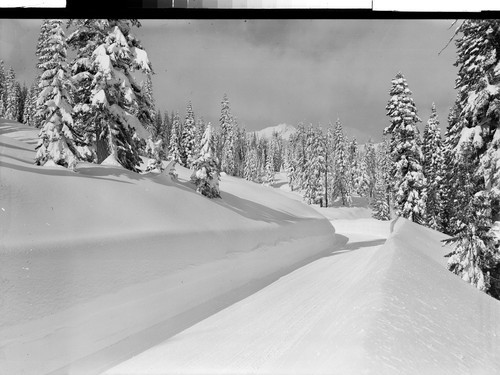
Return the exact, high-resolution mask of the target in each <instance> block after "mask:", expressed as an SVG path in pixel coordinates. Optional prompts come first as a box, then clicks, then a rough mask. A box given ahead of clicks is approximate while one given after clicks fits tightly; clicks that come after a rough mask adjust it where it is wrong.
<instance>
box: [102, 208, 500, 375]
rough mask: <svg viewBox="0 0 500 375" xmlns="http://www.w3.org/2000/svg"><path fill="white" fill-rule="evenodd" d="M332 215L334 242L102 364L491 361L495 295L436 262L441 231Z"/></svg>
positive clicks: (451, 366)
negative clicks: (152, 342)
mask: <svg viewBox="0 0 500 375" xmlns="http://www.w3.org/2000/svg"><path fill="white" fill-rule="evenodd" d="M329 210H335V209H327V210H326V211H329ZM334 224H335V226H336V229H337V230H338V232H340V233H343V234H344V235H345V236H346V237H348V239H349V243H348V244H347V245H346V246H345V247H344V248H343V249H341V250H333V251H332V252H331V254H330V255H329V256H327V257H324V258H321V259H318V260H316V261H315V262H312V263H310V264H308V265H306V266H304V267H302V268H300V269H298V270H296V271H294V272H292V273H290V274H288V275H286V276H284V277H282V278H281V279H280V280H278V281H276V282H275V283H273V284H272V285H270V286H268V287H266V288H264V289H262V290H260V291H259V292H257V293H255V294H253V295H252V296H250V297H248V298H246V299H244V300H242V301H240V302H238V303H236V304H234V305H232V306H230V307H228V308H227V309H225V310H223V311H221V312H219V313H217V314H215V315H213V316H211V317H210V318H208V319H206V320H204V321H201V322H199V323H198V324H196V325H194V326H192V327H190V328H188V329H187V330H185V331H184V332H182V333H179V334H178V335H176V336H174V337H172V338H171V339H169V340H166V341H165V342H163V343H161V344H160V345H157V346H155V347H153V348H151V349H150V350H147V351H145V352H144V353H141V354H139V355H137V356H135V357H134V358H131V359H130V360H128V361H126V362H124V363H122V364H120V365H118V366H116V367H114V368H112V369H110V370H108V371H107V372H105V374H106V375H118V374H120V375H123V374H200V373H209V374H222V373H224V374H248V373H252V374H353V375H354V374H356V375H357V374H384V375H390V374H394V375H396V374H418V375H422V374H424V375H427V374H434V375H437V374H440V375H441V374H450V375H452V374H453V375H456V374H496V373H498V371H499V369H500V322H499V320H498V316H500V315H499V314H500V303H499V301H497V300H494V299H493V298H491V297H489V296H488V295H486V294H484V293H481V292H479V291H478V290H477V289H475V288H474V287H473V286H471V285H469V284H467V283H465V282H463V281H462V280H461V279H460V278H458V277H457V276H455V275H453V274H452V273H450V272H448V271H447V270H446V268H445V263H446V259H445V258H443V255H444V254H445V253H446V252H447V251H448V250H449V249H445V248H443V247H442V245H441V242H440V240H441V239H443V238H444V236H443V235H442V234H440V233H438V232H435V231H432V230H430V229H427V228H424V227H421V226H419V225H416V224H413V223H411V222H409V221H407V220H405V219H398V220H397V222H396V223H395V225H394V227H393V228H392V234H390V236H389V239H388V240H387V241H386V242H385V241H384V238H383V237H384V236H385V235H386V234H388V232H389V225H388V224H389V222H380V221H378V222H377V221H375V220H373V219H368V218H362V219H359V220H358V219H352V218H351V219H337V220H334ZM377 227H378V228H377ZM384 242H385V244H384Z"/></svg>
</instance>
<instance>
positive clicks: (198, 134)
mask: <svg viewBox="0 0 500 375" xmlns="http://www.w3.org/2000/svg"><path fill="white" fill-rule="evenodd" d="M206 127H207V125H206V124H205V120H204V119H203V117H200V118H198V120H196V126H195V131H194V145H195V155H198V154H199V153H200V150H201V140H202V139H203V134H205V129H206Z"/></svg>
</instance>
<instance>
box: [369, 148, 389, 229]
mask: <svg viewBox="0 0 500 375" xmlns="http://www.w3.org/2000/svg"><path fill="white" fill-rule="evenodd" d="M389 149H390V145H389V141H388V139H387V138H385V139H384V142H383V143H381V144H380V146H379V148H378V150H377V151H376V172H375V187H374V192H373V199H372V208H373V217H374V218H375V219H378V220H390V219H391V208H390V196H391V195H390V194H391V193H390V190H391V188H390V181H391V178H390V176H391V164H392V162H391V156H390V154H389Z"/></svg>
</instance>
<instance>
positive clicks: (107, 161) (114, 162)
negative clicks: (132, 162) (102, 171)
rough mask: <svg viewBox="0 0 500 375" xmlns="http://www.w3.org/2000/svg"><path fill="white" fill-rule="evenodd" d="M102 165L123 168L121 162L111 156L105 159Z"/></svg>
mask: <svg viewBox="0 0 500 375" xmlns="http://www.w3.org/2000/svg"><path fill="white" fill-rule="evenodd" d="M101 165H112V166H114V167H122V165H121V164H120V162H119V161H118V160H116V158H115V157H114V155H109V156H108V157H107V158H106V159H104V160H103V161H102V162H101ZM122 168H123V167H122Z"/></svg>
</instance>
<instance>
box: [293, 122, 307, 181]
mask: <svg viewBox="0 0 500 375" xmlns="http://www.w3.org/2000/svg"><path fill="white" fill-rule="evenodd" d="M306 146H307V130H306V128H305V126H304V124H303V123H299V124H298V126H297V131H296V132H295V133H293V134H292V136H291V137H290V148H291V151H290V155H291V157H290V159H291V162H290V167H289V171H288V181H289V184H290V188H291V189H292V191H293V190H300V189H301V187H302V184H303V181H302V179H303V176H304V174H305V168H306V162H307V159H306Z"/></svg>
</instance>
